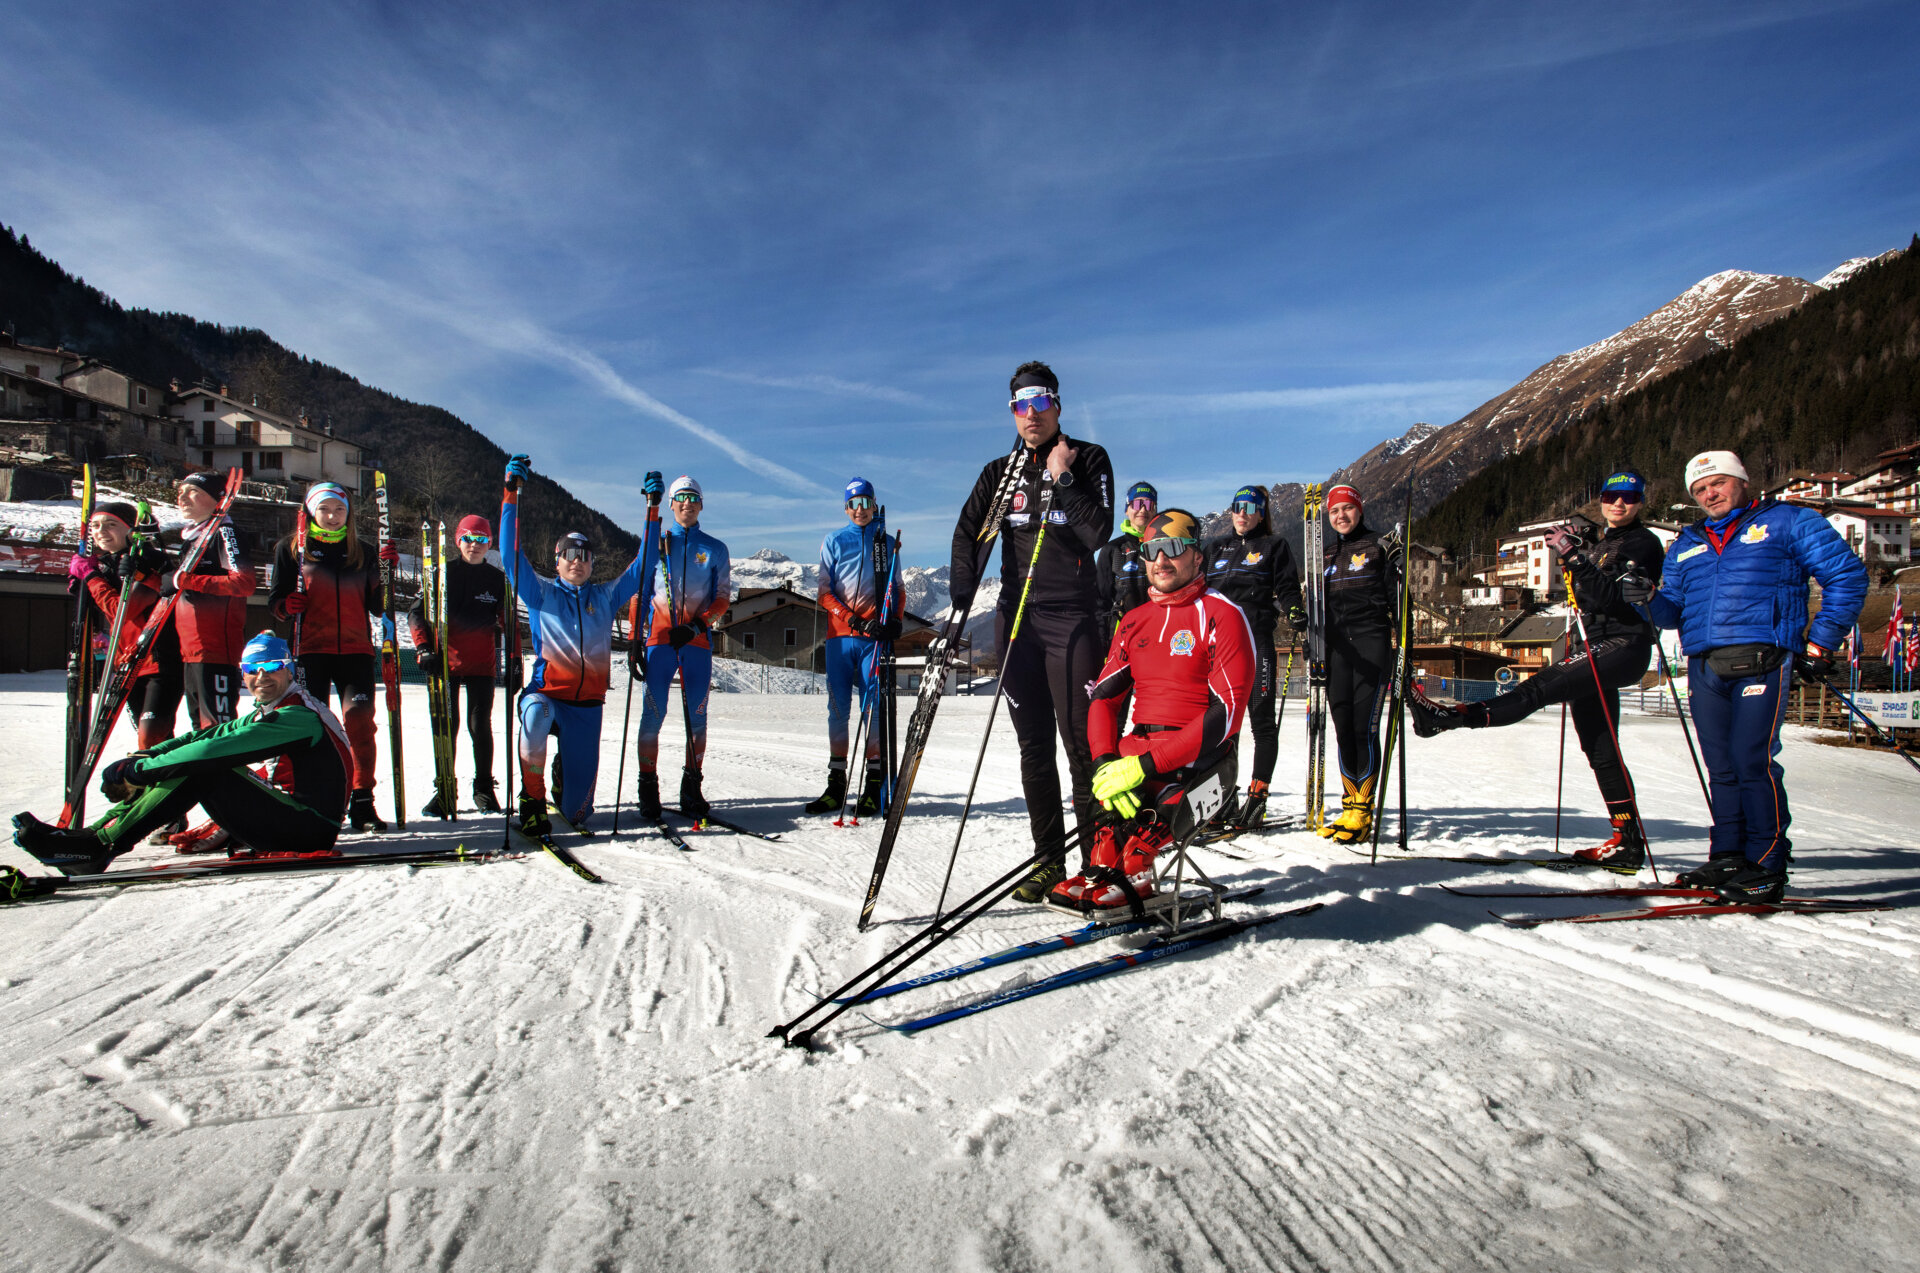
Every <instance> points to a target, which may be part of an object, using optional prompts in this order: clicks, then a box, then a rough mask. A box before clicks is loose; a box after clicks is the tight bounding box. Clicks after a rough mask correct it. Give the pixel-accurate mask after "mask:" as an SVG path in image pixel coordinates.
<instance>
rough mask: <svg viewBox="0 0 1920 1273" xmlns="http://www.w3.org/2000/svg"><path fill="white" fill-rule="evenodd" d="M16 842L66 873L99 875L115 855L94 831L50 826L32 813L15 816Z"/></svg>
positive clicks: (14, 832)
mask: <svg viewBox="0 0 1920 1273" xmlns="http://www.w3.org/2000/svg"><path fill="white" fill-rule="evenodd" d="M13 842H14V843H15V844H17V845H19V846H20V847H21V848H23V849H25V850H26V851H27V852H29V853H31V854H32V855H33V856H34V857H36V858H38V859H39V860H40V861H41V862H42V863H44V864H46V865H47V866H51V867H53V868H54V869H55V870H58V871H61V872H64V873H65V874H67V875H98V874H100V872H102V871H104V870H106V869H107V863H109V862H111V861H113V857H114V854H113V850H111V849H109V848H108V847H107V846H106V845H104V844H102V843H101V842H100V837H99V836H97V835H95V834H94V833H93V832H92V831H89V830H87V829H86V828H84V827H83V828H80V829H78V830H75V829H73V828H70V827H56V826H50V825H49V824H47V823H45V822H42V821H40V819H38V818H36V817H34V816H33V815H32V814H31V813H21V814H16V815H15V816H14V819H13Z"/></svg>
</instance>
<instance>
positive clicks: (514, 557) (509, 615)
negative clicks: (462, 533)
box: [500, 477, 520, 853]
mask: <svg viewBox="0 0 1920 1273" xmlns="http://www.w3.org/2000/svg"><path fill="white" fill-rule="evenodd" d="M519 491H520V479H519V478H517V477H509V478H507V494H506V498H505V499H503V500H502V501H501V504H502V505H503V507H502V508H501V510H500V522H501V529H502V530H505V529H506V520H507V516H506V509H505V507H504V505H506V504H508V503H513V504H518V503H519V499H518V495H519ZM519 557H520V517H519V510H518V509H517V508H516V509H515V510H514V519H513V542H512V543H511V544H509V543H508V542H506V538H505V536H504V535H503V536H502V537H501V540H500V564H501V565H502V566H504V567H506V570H505V572H504V573H505V575H506V579H507V595H506V605H505V606H504V608H503V611H502V614H501V617H502V618H503V619H505V620H506V631H505V632H504V633H502V634H501V637H500V688H501V689H502V690H503V691H504V692H503V693H502V694H501V696H500V697H501V698H502V699H503V700H505V704H506V708H505V711H504V713H503V714H504V715H505V717H506V733H507V746H506V750H505V751H504V752H503V753H502V755H503V756H504V757H505V759H506V762H507V781H506V797H507V798H506V799H505V800H502V801H501V802H500V810H501V815H502V816H501V819H500V851H501V852H502V853H505V852H509V851H510V850H511V849H512V848H513V838H512V837H513V771H514V768H515V766H516V765H518V764H519V761H520V758H519V755H518V753H517V752H516V751H515V749H514V745H513V724H514V716H515V714H516V712H515V709H516V706H517V705H516V704H515V703H514V701H513V682H514V672H515V671H516V670H517V668H518V666H519V663H520V608H519V605H520V603H519V601H518V599H517V593H518V589H516V588H515V587H514V586H513V581H514V576H515V575H516V574H517V573H518V571H519V569H520V562H519Z"/></svg>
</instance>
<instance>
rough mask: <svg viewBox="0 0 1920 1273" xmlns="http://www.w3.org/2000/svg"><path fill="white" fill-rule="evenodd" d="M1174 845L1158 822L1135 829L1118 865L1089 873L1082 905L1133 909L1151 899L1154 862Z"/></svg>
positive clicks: (1092, 907)
mask: <svg viewBox="0 0 1920 1273" xmlns="http://www.w3.org/2000/svg"><path fill="white" fill-rule="evenodd" d="M1172 843H1173V835H1172V834H1171V833H1170V832H1169V831H1168V830H1167V829H1166V827H1164V826H1163V825H1161V824H1160V823H1158V822H1150V823H1148V824H1147V825H1146V826H1143V827H1139V828H1137V829H1136V830H1135V831H1134V833H1133V834H1132V835H1131V836H1129V837H1128V838H1127V844H1126V847H1125V848H1124V849H1122V850H1121V851H1120V863H1119V865H1118V866H1117V867H1115V866H1110V867H1107V868H1105V869H1104V870H1102V869H1095V870H1093V871H1090V872H1089V873H1088V876H1089V879H1090V880H1091V883H1090V884H1088V886H1087V891H1086V893H1085V894H1084V895H1083V896H1084V899H1085V901H1084V905H1086V906H1087V907H1088V908H1089V909H1092V910H1113V909H1115V908H1116V907H1121V906H1132V905H1134V904H1135V903H1138V902H1144V901H1146V900H1147V899H1148V898H1150V897H1152V896H1153V861H1154V859H1155V858H1157V857H1159V856H1160V850H1162V849H1164V848H1166V847H1167V846H1168V845H1169V844H1172Z"/></svg>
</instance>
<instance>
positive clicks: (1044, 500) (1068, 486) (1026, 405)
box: [951, 362, 1113, 902]
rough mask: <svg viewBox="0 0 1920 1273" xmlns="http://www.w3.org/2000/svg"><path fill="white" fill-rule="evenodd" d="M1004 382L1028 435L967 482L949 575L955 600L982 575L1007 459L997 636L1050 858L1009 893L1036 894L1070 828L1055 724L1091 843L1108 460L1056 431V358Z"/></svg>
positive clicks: (1037, 827)
mask: <svg viewBox="0 0 1920 1273" xmlns="http://www.w3.org/2000/svg"><path fill="white" fill-rule="evenodd" d="M1009 387H1010V388H1011V390H1012V394H1013V397H1012V401H1011V404H1010V405H1011V406H1012V409H1013V416H1014V427H1015V428H1016V429H1018V430H1019V432H1020V439H1021V441H1022V442H1024V443H1025V446H1024V448H1023V449H1022V450H1021V452H1020V454H1019V457H1018V458H1017V460H1016V459H1014V458H1013V457H1004V458H1001V459H997V460H995V461H994V462H993V463H991V464H989V465H987V466H986V467H985V468H984V469H982V470H980V477H979V480H978V481H976V482H975V483H974V484H973V494H972V495H970V496H968V498H967V504H966V507H965V508H963V509H962V510H961V512H960V524H959V525H958V526H956V527H954V531H953V559H952V574H951V581H952V597H953V604H954V605H955V606H956V607H964V606H967V605H969V604H971V602H972V600H973V594H974V592H975V590H977V589H978V587H979V586H980V579H979V574H978V572H979V570H980V569H981V568H982V567H984V565H985V562H984V560H982V561H980V562H979V563H978V564H976V558H975V548H976V545H977V543H978V536H979V534H980V532H981V530H982V529H983V527H982V526H981V523H982V522H983V521H984V520H985V519H986V517H987V514H988V511H989V508H990V506H991V505H992V503H993V496H994V492H995V490H996V489H997V488H998V486H999V485H1000V480H1001V478H1002V476H1003V475H1004V474H1005V472H1006V466H1007V464H1008V463H1009V462H1015V463H1018V464H1020V465H1021V473H1020V478H1019V484H1018V485H1017V486H1016V487H1015V488H1014V492H1013V498H1012V501H1011V503H1010V504H1009V505H1008V512H1007V516H1006V525H1005V527H1004V528H1002V534H1001V542H1002V548H1001V550H1000V604H999V608H998V611H997V612H996V614H995V616H994V617H995V622H994V638H995V640H994V644H995V647H996V648H997V649H998V650H1000V651H1001V661H1000V677H1001V683H1002V686H1003V688H1004V692H1005V695H1006V699H1007V713H1008V715H1010V716H1011V717H1012V718H1013V729H1014V733H1015V735H1017V736H1018V738H1019V740H1020V783H1021V786H1022V788H1023V789H1024V791H1025V794H1026V798H1027V820H1028V825H1029V826H1030V827H1031V829H1032V832H1033V842H1034V846H1035V849H1036V850H1037V851H1038V852H1039V853H1040V854H1043V855H1044V856H1045V859H1046V860H1045V861H1043V862H1042V863H1041V865H1040V866H1039V867H1037V868H1036V869H1035V870H1034V872H1033V874H1032V876H1030V877H1029V878H1028V879H1027V881H1026V882H1025V883H1023V884H1022V885H1021V886H1020V888H1019V889H1017V890H1016V891H1015V893H1014V896H1015V897H1016V898H1017V899H1019V900H1020V901H1023V902H1038V901H1040V900H1042V899H1043V898H1045V897H1046V895H1047V890H1048V889H1050V888H1052V887H1053V886H1054V885H1055V884H1058V883H1059V882H1060V881H1061V880H1063V879H1065V878H1066V869H1065V866H1064V863H1065V859H1066V852H1067V831H1066V819H1065V817H1064V815H1063V813H1062V811H1061V807H1060V770H1059V767H1058V766H1057V765H1056V764H1055V763H1054V739H1055V737H1056V736H1057V737H1058V738H1059V740H1060V743H1061V745H1063V746H1064V747H1065V748H1066V750H1067V768H1068V771H1069V775H1070V777H1071V779H1072V782H1073V813H1074V820H1075V822H1076V824H1077V825H1078V827H1079V831H1080V845H1081V849H1080V852H1081V856H1082V858H1084V857H1085V855H1086V853H1087V850H1088V848H1089V847H1090V846H1091V845H1092V843H1093V831H1094V807H1093V758H1092V757H1091V756H1090V755H1089V754H1088V752H1087V705H1088V698H1087V686H1088V684H1089V683H1090V682H1092V681H1093V679H1094V678H1095V677H1096V676H1098V675H1099V672H1100V663H1101V658H1102V656H1103V654H1104V653H1105V642H1104V641H1103V640H1102V636H1103V635H1104V634H1103V633H1102V631H1101V621H1100V616H1099V613H1098V611H1099V593H1098V589H1097V587H1096V585H1095V582H1094V568H1093V557H1094V553H1095V552H1096V551H1097V550H1098V549H1099V548H1100V546H1101V545H1102V544H1104V543H1105V542H1106V541H1107V537H1108V536H1109V535H1111V534H1112V533H1113V465H1112V464H1111V463H1110V462H1109V461H1108V459H1107V453H1106V451H1104V450H1102V449H1101V448H1100V447H1099V446H1097V445H1095V444H1094V443H1091V442H1080V443H1076V442H1074V441H1073V440H1072V439H1070V438H1068V437H1067V435H1066V434H1064V433H1062V432H1061V431H1060V381H1059V380H1058V378H1056V377H1055V376H1054V374H1053V370H1052V368H1050V367H1048V366H1047V365H1046V364H1045V363H1043V362H1029V363H1023V364H1021V366H1020V368H1019V370H1017V371H1015V372H1014V373H1013V380H1012V382H1011V383H1010V385H1009ZM1043 510H1044V516H1045V521H1044V522H1043V521H1042V520H1041V519H1042V515H1043ZM1043 526H1044V528H1045V531H1046V535H1045V539H1044V541H1042V539H1041V531H1042V527H1043ZM1036 544H1038V545H1039V548H1040V553H1039V556H1038V557H1037V558H1036V557H1035V555H1034V548H1035V546H1036ZM1029 566H1031V569H1032V572H1033V580H1032V588H1031V590H1030V591H1029V592H1028V593H1027V596H1026V612H1025V615H1024V616H1023V617H1022V619H1021V621H1020V629H1019V632H1018V634H1017V639H1015V640H1013V641H1012V643H1011V645H1009V641H1008V634H1009V632H1010V631H1011V630H1012V627H1013V619H1014V613H1015V611H1016V610H1017V609H1018V608H1019V606H1020V598H1021V590H1022V588H1023V587H1025V585H1026V583H1027V572H1028V569H1029Z"/></svg>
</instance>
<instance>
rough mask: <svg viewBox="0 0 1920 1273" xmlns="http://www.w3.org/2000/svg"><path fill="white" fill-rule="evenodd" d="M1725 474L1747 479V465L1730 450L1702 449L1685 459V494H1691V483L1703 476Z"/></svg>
mask: <svg viewBox="0 0 1920 1273" xmlns="http://www.w3.org/2000/svg"><path fill="white" fill-rule="evenodd" d="M1721 474H1725V475H1726V476H1728V477H1737V478H1739V479H1740V480H1741V481H1743V482H1744V481H1746V480H1747V466H1746V465H1744V464H1742V463H1741V462H1740V457H1739V456H1737V455H1735V454H1734V453H1733V452H1732V451H1702V452H1700V454H1698V455H1696V456H1694V457H1693V458H1692V459H1691V460H1688V461H1687V494H1689V495H1691V494H1693V484H1694V483H1695V482H1697V481H1699V480H1700V479H1701V478H1703V477H1718V476H1720V475H1721Z"/></svg>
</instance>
